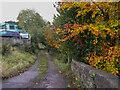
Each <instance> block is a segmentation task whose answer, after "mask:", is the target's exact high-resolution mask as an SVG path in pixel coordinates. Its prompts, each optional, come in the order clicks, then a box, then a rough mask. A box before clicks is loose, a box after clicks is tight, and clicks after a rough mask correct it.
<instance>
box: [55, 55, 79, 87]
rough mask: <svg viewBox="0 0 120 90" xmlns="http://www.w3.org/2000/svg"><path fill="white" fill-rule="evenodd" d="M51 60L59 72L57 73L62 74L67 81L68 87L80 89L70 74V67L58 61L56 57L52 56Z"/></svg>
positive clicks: (77, 82)
mask: <svg viewBox="0 0 120 90" xmlns="http://www.w3.org/2000/svg"><path fill="white" fill-rule="evenodd" d="M53 60H54V62H55V64H56V65H57V66H58V68H59V70H60V71H59V73H62V74H64V75H65V76H66V77H67V78H68V79H69V81H70V85H69V86H68V87H71V86H74V87H75V88H78V89H80V83H79V81H78V80H77V78H76V77H75V76H74V75H73V73H72V72H71V68H70V65H69V64H65V63H63V62H62V61H61V60H58V59H57V57H56V56H53Z"/></svg>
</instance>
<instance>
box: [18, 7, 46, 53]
mask: <svg viewBox="0 0 120 90" xmlns="http://www.w3.org/2000/svg"><path fill="white" fill-rule="evenodd" d="M17 19H18V20H19V22H18V25H19V26H20V27H21V28H22V27H24V28H25V30H27V31H28V32H29V33H30V35H31V42H32V50H33V52H36V49H38V43H40V42H44V43H45V39H44V34H43V32H44V27H45V25H46V22H45V20H43V18H42V17H41V16H40V15H39V13H37V12H35V10H31V9H26V10H21V12H20V13H19V15H18V17H17Z"/></svg>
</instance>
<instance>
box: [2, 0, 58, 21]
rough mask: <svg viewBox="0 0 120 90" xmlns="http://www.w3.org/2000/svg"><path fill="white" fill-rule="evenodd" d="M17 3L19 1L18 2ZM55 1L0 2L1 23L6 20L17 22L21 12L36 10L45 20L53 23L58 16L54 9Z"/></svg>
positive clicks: (12, 0) (23, 0)
mask: <svg viewBox="0 0 120 90" xmlns="http://www.w3.org/2000/svg"><path fill="white" fill-rule="evenodd" d="M10 1H11V2H10ZM16 1H17V0H16ZM21 1H22V2H21ZM54 2H55V0H40V1H38V0H37V1H36V0H32V1H29V2H28V0H18V1H17V2H15V1H14V0H9V2H8V0H6V1H4V2H0V22H1V21H5V20H17V16H18V14H19V12H20V11H21V10H23V9H35V11H36V12H38V13H39V14H40V15H41V16H42V17H43V19H45V20H47V21H50V22H52V21H53V16H54V14H57V11H56V9H55V8H54V7H53V3H54Z"/></svg>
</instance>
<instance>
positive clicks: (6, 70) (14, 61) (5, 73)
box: [0, 49, 37, 79]
mask: <svg viewBox="0 0 120 90" xmlns="http://www.w3.org/2000/svg"><path fill="white" fill-rule="evenodd" d="M1 58H2V59H1V60H0V63H1V65H2V67H1V68H0V71H1V72H2V77H3V79H6V78H9V77H12V76H15V75H18V74H19V73H20V72H23V71H25V70H26V68H28V67H29V66H30V65H31V64H32V63H34V62H35V60H36V58H37V57H36V55H31V54H30V53H28V52H22V51H20V50H19V49H15V50H14V51H12V52H11V54H10V55H9V56H2V57H1Z"/></svg>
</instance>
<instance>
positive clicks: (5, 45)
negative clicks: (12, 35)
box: [1, 44, 12, 55]
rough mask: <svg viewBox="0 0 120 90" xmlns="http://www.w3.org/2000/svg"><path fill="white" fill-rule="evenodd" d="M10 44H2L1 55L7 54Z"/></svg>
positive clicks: (9, 50) (9, 51)
mask: <svg viewBox="0 0 120 90" xmlns="http://www.w3.org/2000/svg"><path fill="white" fill-rule="evenodd" d="M11 47H12V46H11V45H10V44H2V47H1V48H2V49H1V50H2V55H9V54H10V53H11V50H12V48H11Z"/></svg>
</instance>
